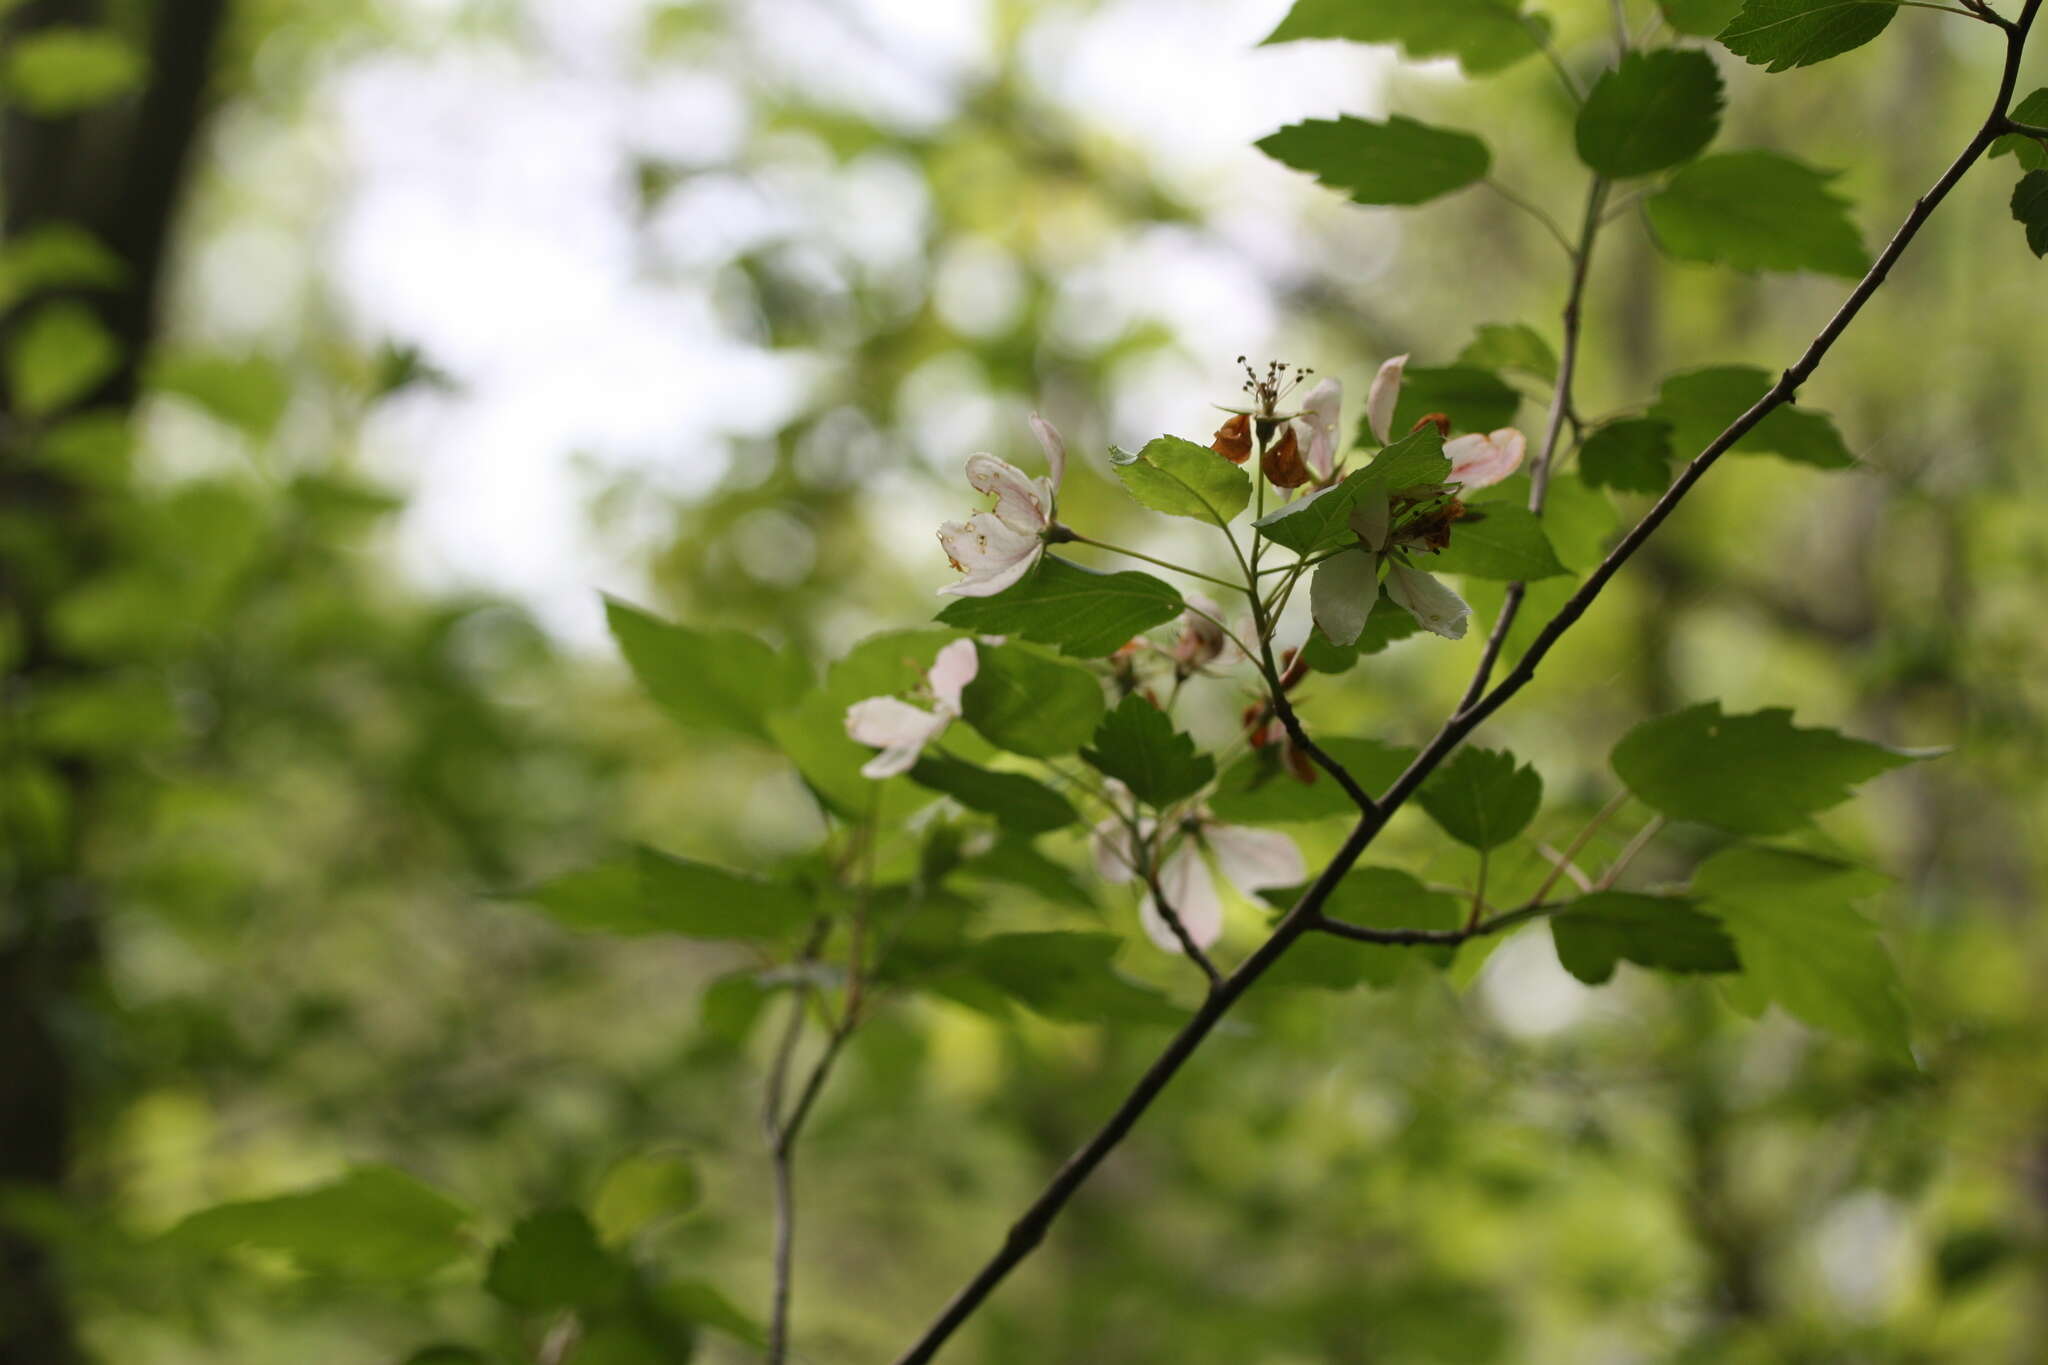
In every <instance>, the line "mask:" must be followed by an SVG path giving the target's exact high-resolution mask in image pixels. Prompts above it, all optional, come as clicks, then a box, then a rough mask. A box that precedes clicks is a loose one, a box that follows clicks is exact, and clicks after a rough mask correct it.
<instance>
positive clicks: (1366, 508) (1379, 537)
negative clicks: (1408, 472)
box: [1344, 486, 1391, 550]
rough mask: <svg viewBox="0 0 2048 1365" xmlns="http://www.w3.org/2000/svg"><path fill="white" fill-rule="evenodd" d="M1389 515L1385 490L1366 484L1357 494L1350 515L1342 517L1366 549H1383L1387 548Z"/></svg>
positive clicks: (1389, 510)
mask: <svg viewBox="0 0 2048 1365" xmlns="http://www.w3.org/2000/svg"><path fill="white" fill-rule="evenodd" d="M1390 516H1391V509H1390V508H1389V506H1388V502H1387V490H1386V489H1384V488H1380V487H1376V486H1368V487H1367V488H1366V490H1365V492H1363V493H1361V494H1359V498H1358V502H1357V503H1356V504H1355V505H1354V506H1353V507H1352V509H1351V515H1350V516H1348V517H1346V518H1345V519H1344V524H1345V525H1347V526H1349V527H1350V528H1351V533H1352V534H1353V535H1355V536H1357V537H1358V538H1359V539H1360V540H1362V541H1364V542H1365V544H1366V548H1367V549H1370V550H1384V549H1386V548H1387V523H1388V519H1389V517H1390Z"/></svg>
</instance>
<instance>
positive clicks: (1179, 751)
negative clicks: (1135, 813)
mask: <svg viewBox="0 0 2048 1365" xmlns="http://www.w3.org/2000/svg"><path fill="white" fill-rule="evenodd" d="M1081 757H1082V758H1084V759H1086V760H1087V761H1088V763H1089V765H1090V766H1091V767H1093V768H1094V769H1095V770H1096V771H1098V772H1100V773H1102V774H1103V775H1104V776H1107V777H1113V778H1115V779H1116V780H1117V781H1119V782H1121V783H1123V784H1124V785H1125V786H1126V787H1129V788H1130V789H1131V794H1132V795H1134V796H1136V797H1137V798H1138V799H1139V800H1140V801H1143V802H1145V803H1146V804H1147V805H1150V806H1154V807H1164V806H1170V805H1172V804H1173V803H1174V802H1176V801H1179V800H1182V799H1184V798H1186V797H1190V796H1193V795H1194V794H1195V793H1196V792H1198V791H1200V790H1201V789H1202V786H1203V784H1205V783H1206V782H1208V780H1209V779H1210V778H1212V777H1214V776H1215V775H1216V760H1215V759H1213V758H1211V757H1210V756H1209V755H1207V754H1205V753H1201V752H1199V751H1197V750H1196V748H1195V741H1194V740H1192V739H1190V738H1189V737H1188V736H1187V735H1185V734H1183V733H1181V732H1180V731H1178V730H1176V729H1174V728H1173V721H1172V720H1170V719H1169V718H1168V717H1167V714H1166V713H1165V712H1164V711H1162V710H1160V709H1159V708H1158V707H1157V706H1155V705H1153V704H1152V703H1151V702H1149V701H1147V700H1145V698H1144V697H1142V696H1140V695H1139V694H1138V693H1136V692H1132V693H1128V694H1127V695H1126V696H1125V697H1124V699H1123V700H1122V701H1121V702H1119V703H1118V704H1117V708H1116V710H1114V711H1111V712H1110V713H1109V714H1108V715H1106V716H1104V717H1103V718H1102V724H1101V725H1100V726H1099V727H1097V729H1096V731H1095V747H1094V748H1092V749H1083V750H1082V751H1081Z"/></svg>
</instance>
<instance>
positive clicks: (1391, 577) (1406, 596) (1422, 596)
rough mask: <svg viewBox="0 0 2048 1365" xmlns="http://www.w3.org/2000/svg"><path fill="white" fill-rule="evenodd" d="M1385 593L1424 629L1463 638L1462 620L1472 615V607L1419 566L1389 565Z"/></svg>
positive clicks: (1448, 636)
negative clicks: (1418, 567) (1414, 567)
mask: <svg viewBox="0 0 2048 1365" xmlns="http://www.w3.org/2000/svg"><path fill="white" fill-rule="evenodd" d="M1387 596H1388V597H1391V598H1392V599H1393V600H1394V601H1395V602H1396V603H1397V604H1398V605H1400V606H1401V607H1402V608H1403V609H1404V610H1406V611H1407V613H1408V614H1409V615H1410V616H1413V617H1414V618H1415V619H1416V621H1417V622H1419V623H1420V624H1421V626H1422V628H1423V629H1424V630H1428V631H1434V632H1435V633H1436V634H1438V635H1441V636H1443V637H1444V638H1445V639H1446V640H1462V639H1464V638H1465V621H1466V618H1467V617H1469V616H1471V614H1472V608H1470V607H1469V606H1467V605H1465V599H1464V598H1462V597H1460V596H1458V594H1456V593H1454V592H1452V591H1451V590H1450V589H1449V588H1447V587H1445V586H1444V585H1443V584H1442V583H1439V582H1438V581H1437V580H1436V579H1434V578H1432V577H1431V576H1430V575H1428V574H1426V573H1424V572H1423V571H1422V570H1420V569H1411V568H1409V567H1408V566H1407V565H1406V564H1393V565H1390V566H1388V569H1387Z"/></svg>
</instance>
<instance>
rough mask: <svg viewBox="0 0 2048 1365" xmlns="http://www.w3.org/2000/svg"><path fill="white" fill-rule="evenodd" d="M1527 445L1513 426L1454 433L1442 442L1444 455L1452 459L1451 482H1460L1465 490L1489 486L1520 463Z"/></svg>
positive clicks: (1510, 472)
mask: <svg viewBox="0 0 2048 1365" xmlns="http://www.w3.org/2000/svg"><path fill="white" fill-rule="evenodd" d="M1527 445H1528V442H1527V441H1526V440H1525V439H1524V438H1523V436H1522V433H1521V432H1519V431H1517V430H1515V429H1514V428H1513V427H1502V428H1501V429H1500V430H1498V431H1490V432H1486V433H1484V434H1481V433H1479V432H1476V431H1475V432H1473V433H1471V434H1470V435H1467V436H1455V437H1453V438H1451V439H1450V440H1448V441H1445V442H1444V458H1445V459H1447V460H1449V461H1450V462H1451V472H1450V476H1449V478H1450V482H1452V483H1459V484H1463V485H1464V486H1465V488H1464V491H1465V492H1468V493H1469V492H1471V491H1472V490H1474V489H1477V488H1491V487H1492V486H1493V485H1494V484H1497V483H1499V482H1500V481H1501V480H1502V479H1505V478H1506V477H1507V476H1508V475H1510V474H1512V473H1514V472H1515V470H1516V469H1518V468H1519V467H1520V466H1521V463H1522V453H1523V451H1524V450H1525V449H1526V448H1527Z"/></svg>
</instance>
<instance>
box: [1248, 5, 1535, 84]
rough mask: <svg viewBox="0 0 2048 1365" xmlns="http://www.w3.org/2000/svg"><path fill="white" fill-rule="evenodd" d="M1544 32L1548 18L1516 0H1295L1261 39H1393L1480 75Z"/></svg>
mask: <svg viewBox="0 0 2048 1365" xmlns="http://www.w3.org/2000/svg"><path fill="white" fill-rule="evenodd" d="M1549 33H1550V21H1549V20H1547V19H1545V18H1543V17H1542V16H1541V15H1536V14H1528V13H1524V12H1523V11H1522V9H1521V7H1520V5H1519V3H1518V0H1295V3H1294V7H1293V8H1292V9H1290V10H1289V11H1288V12H1287V17H1286V18H1284V19H1282V20H1281V21H1280V26H1279V27H1278V28H1276V29H1274V30H1273V32H1272V33H1271V34H1269V35H1267V37H1266V39H1265V41H1266V42H1268V43H1285V42H1292V41H1294V40H1296V39H1301V38H1344V39H1349V40H1350V41H1352V42H1356V43H1398V44H1399V45H1400V47H1401V51H1402V53H1403V55H1405V56H1407V57H1411V58H1416V59H1427V58H1430V57H1456V58H1457V59H1458V62H1459V64H1460V65H1461V66H1463V67H1464V68H1465V70H1466V72H1467V73H1468V74H1470V75H1474V76H1483V75H1486V74H1488V73H1490V72H1494V71H1498V70H1500V69H1501V68H1502V67H1505V66H1509V65H1512V64H1513V63H1515V62H1518V61H1520V60H1521V59H1522V58H1524V57H1527V56H1530V55H1532V54H1534V53H1535V52H1537V51H1538V50H1539V49H1540V45H1541V44H1542V42H1543V41H1544V40H1545V39H1546V38H1547V37H1548V35H1549Z"/></svg>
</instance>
